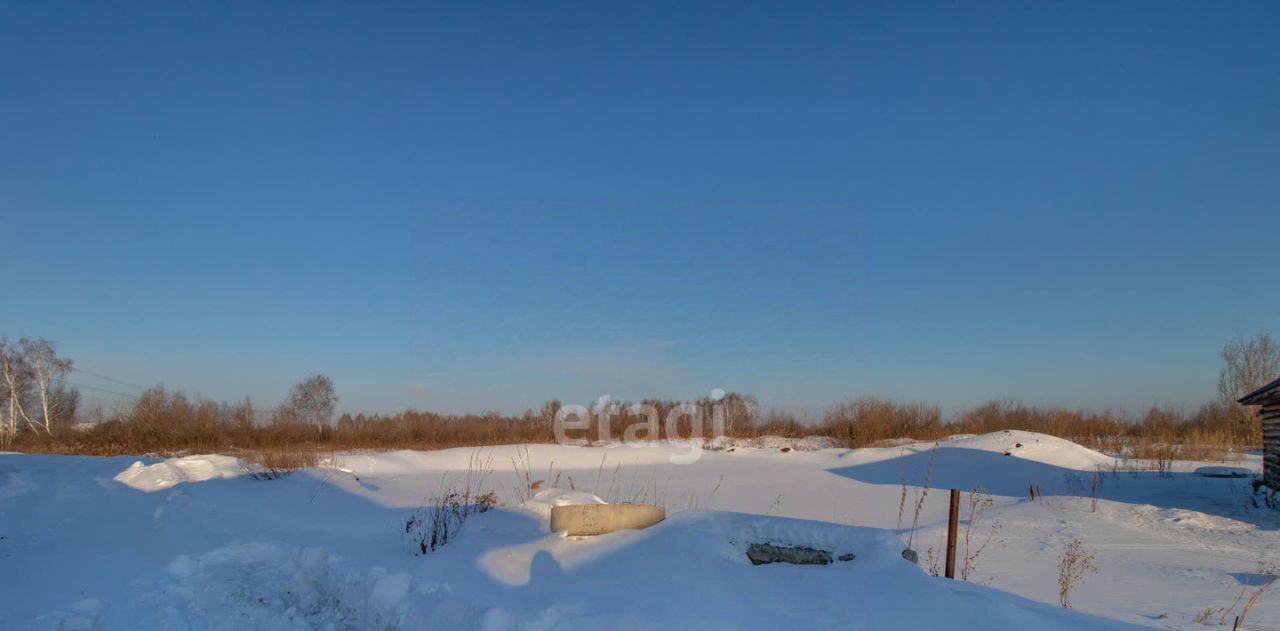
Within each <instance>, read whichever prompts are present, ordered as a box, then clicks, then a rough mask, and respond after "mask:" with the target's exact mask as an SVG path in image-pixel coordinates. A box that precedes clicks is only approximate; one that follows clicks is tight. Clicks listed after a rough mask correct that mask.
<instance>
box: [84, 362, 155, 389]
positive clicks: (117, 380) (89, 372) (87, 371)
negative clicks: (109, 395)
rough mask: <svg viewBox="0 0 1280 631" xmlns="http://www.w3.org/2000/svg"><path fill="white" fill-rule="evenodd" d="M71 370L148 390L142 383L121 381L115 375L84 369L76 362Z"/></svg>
mask: <svg viewBox="0 0 1280 631" xmlns="http://www.w3.org/2000/svg"><path fill="white" fill-rule="evenodd" d="M71 370H74V371H75V372H78V373H82V374H85V375H89V376H90V377H97V378H98V379H101V380H103V381H110V382H111V383H118V384H120V385H122V386H129V387H130V388H137V389H139V390H146V389H147V388H146V386H140V385H138V384H136V383H129V382H128V381H121V380H120V379H116V378H115V377H108V376H106V375H103V374H100V373H96V372H93V371H91V370H85V369H83V368H81V367H79V366H76V365H74V364H73V365H72V366H71Z"/></svg>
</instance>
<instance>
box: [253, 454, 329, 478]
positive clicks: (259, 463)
mask: <svg viewBox="0 0 1280 631" xmlns="http://www.w3.org/2000/svg"><path fill="white" fill-rule="evenodd" d="M240 461H241V462H242V463H244V467H245V471H246V475H248V476H249V477H251V478H256V479H259V480H277V479H280V478H283V477H287V476H288V475H289V474H291V473H293V472H294V471H297V470H298V469H310V468H312V467H318V466H320V455H319V454H317V453H316V452H314V451H292V450H281V449H263V450H257V451H248V452H245V453H242V454H240Z"/></svg>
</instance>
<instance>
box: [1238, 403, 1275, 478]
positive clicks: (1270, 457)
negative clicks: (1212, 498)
mask: <svg viewBox="0 0 1280 631" xmlns="http://www.w3.org/2000/svg"><path fill="white" fill-rule="evenodd" d="M1240 403H1242V404H1244V405H1260V406H1262V407H1261V408H1259V409H1258V416H1259V417H1260V418H1261V419H1262V482H1263V483H1264V484H1266V485H1267V486H1269V487H1271V488H1273V489H1276V490H1277V491H1280V379H1276V380H1275V381H1272V382H1271V383H1269V384H1267V385H1265V386H1262V387H1261V388H1258V389H1257V390H1254V391H1253V392H1250V393H1249V394H1246V395H1244V397H1242V398H1241V399H1240Z"/></svg>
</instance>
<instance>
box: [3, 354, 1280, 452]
mask: <svg viewBox="0 0 1280 631" xmlns="http://www.w3.org/2000/svg"><path fill="white" fill-rule="evenodd" d="M40 342H42V343H44V341H43V340H41V341H40ZM45 344H47V343H45ZM2 348H4V344H0V349H2ZM8 348H9V349H11V350H12V349H14V348H16V347H15V346H14V345H9V346H8ZM42 348H43V349H44V352H46V353H47V354H48V355H50V356H52V357H56V355H55V354H53V351H52V345H48V346H47V347H43V346H42ZM1222 357H1223V361H1224V365H1223V369H1222V372H1221V374H1220V378H1219V384H1218V386H1219V398H1218V400H1215V401H1212V402H1208V403H1205V404H1204V405H1202V406H1200V407H1199V408H1198V409H1196V410H1194V411H1190V412H1188V411H1185V410H1181V409H1176V408H1171V407H1152V408H1149V409H1147V410H1145V411H1144V412H1142V413H1141V414H1139V415H1136V416H1130V415H1126V414H1124V413H1123V412H1119V411H1113V410H1107V409H1103V410H1087V409H1073V408H1067V407H1060V406H1034V405H1026V404H1023V403H1021V402H1018V401H1016V400H997V401H990V402H988V403H985V404H982V405H979V406H976V407H972V408H968V409H965V410H962V411H960V412H957V413H955V414H953V415H951V418H949V419H946V420H944V419H943V416H942V413H941V409H940V408H939V406H938V405H936V404H932V403H924V402H911V401H894V400H890V399H885V398H880V397H875V396H866V397H862V398H858V399H854V400H851V401H848V402H844V403H840V404H836V405H833V406H830V407H829V408H827V409H826V410H824V411H823V413H822V414H821V416H820V418H818V419H813V420H810V419H800V418H797V417H796V416H795V415H793V414H790V413H788V412H785V411H781V410H769V411H763V410H762V409H761V406H759V405H758V404H757V402H756V400H755V399H754V398H753V397H751V396H750V395H747V394H741V393H732V392H731V393H728V394H727V395H725V396H724V397H723V399H721V400H718V401H712V400H711V399H709V398H704V399H701V400H698V401H692V402H687V403H691V404H692V405H693V406H694V408H696V409H697V410H699V412H700V414H701V416H702V417H703V419H704V423H703V426H704V428H706V429H705V430H704V431H707V432H709V431H710V422H709V419H710V418H711V415H712V409H713V406H716V405H719V406H722V407H721V409H722V410H723V412H724V420H725V423H724V431H723V432H722V433H723V434H724V435H726V436H730V437H735V438H754V437H759V436H782V437H792V438H798V437H802V436H815V435H816V436H827V437H830V438H832V439H835V440H836V441H839V442H840V443H841V444H844V445H846V446H848V447H866V446H875V445H877V444H886V443H887V441H898V440H900V439H904V438H910V439H914V440H917V441H931V440H938V439H942V438H945V437H948V436H952V435H955V434H982V433H987V432H993V431H1000V430H1005V429H1018V430H1028V431H1034V432H1041V433H1045V434H1051V435H1054V436H1059V437H1062V438H1067V439H1070V440H1072V441H1075V442H1077V443H1080V444H1083V445H1086V446H1088V447H1092V448H1095V449H1099V450H1102V451H1106V452H1108V453H1114V454H1125V455H1129V456H1132V457H1138V458H1147V457H1165V458H1167V457H1185V458H1193V459H1207V458H1218V457H1220V456H1221V455H1222V454H1224V453H1238V452H1240V451H1242V450H1245V449H1251V448H1255V447H1257V446H1258V445H1260V444H1261V427H1260V423H1259V422H1258V421H1257V420H1256V418H1255V417H1254V415H1253V413H1252V410H1250V409H1248V408H1245V407H1244V406H1240V405H1238V404H1237V403H1236V402H1235V399H1236V398H1238V397H1239V396H1241V395H1243V394H1245V393H1247V392H1248V391H1249V390H1251V389H1253V388H1256V387H1258V386H1260V385H1262V384H1263V383H1266V381H1268V380H1270V379H1272V378H1274V377H1275V376H1276V374H1277V372H1280V350H1278V349H1277V348H1276V346H1275V345H1274V344H1272V342H1271V340H1270V338H1269V337H1268V336H1267V335H1265V334H1262V335H1260V336H1259V337H1257V338H1255V339H1252V340H1242V339H1241V340H1236V341H1234V342H1231V343H1229V344H1227V346H1226V347H1225V348H1224V351H1223V356H1222ZM10 360H11V364H12V362H13V361H17V360H14V359H13V357H11V358H10ZM15 365H20V363H19V364H12V365H11V366H10V371H11V372H12V371H13V370H16V368H14V366H15ZM59 366H63V367H65V368H66V370H67V371H69V370H70V369H71V362H70V360H65V362H64V363H61V364H59ZM3 367H4V358H3V357H0V368H3ZM0 372H3V370H0ZM46 381H47V382H48V383H46V384H45V386H44V387H45V388H48V389H49V390H50V391H57V392H62V391H63V384H61V383H59V382H58V375H57V374H54V375H53V376H52V377H51V378H48V379H46ZM36 385H39V384H38V383H37V384H36ZM39 391H41V389H40V388H32V389H31V391H29V392H27V391H24V392H25V393H26V396H30V398H31V399H32V400H33V401H35V400H38V399H39V397H36V396H32V392H39ZM0 394H4V395H5V396H6V397H7V399H0V401H6V400H7V402H8V404H7V407H6V406H0V412H4V413H5V414H4V415H0V418H4V416H5V415H7V416H8V417H9V419H6V420H10V419H13V418H14V414H15V412H20V411H22V410H21V409H18V410H15V406H17V408H21V405H19V402H20V399H19V398H17V397H15V395H14V392H12V389H10V391H9V392H7V393H0ZM19 394H21V393H19ZM336 400H337V397H336V395H335V394H334V386H333V383H332V381H331V380H329V378H328V377H325V376H324V375H312V376H310V377H308V378H307V379H306V380H304V381H302V382H300V383H299V384H298V385H297V386H295V387H294V389H293V391H292V393H291V395H290V397H289V399H288V400H287V401H286V402H285V403H284V404H281V405H279V406H276V407H272V408H259V407H255V405H254V404H253V403H252V402H251V401H250V400H249V399H248V398H246V399H245V400H243V401H242V402H241V403H238V404H228V403H225V402H215V401H211V400H208V399H204V398H199V397H195V398H193V397H188V396H187V395H186V394H184V393H182V392H178V391H169V390H166V389H165V388H164V387H161V386H157V387H153V388H151V389H149V390H146V391H145V392H143V393H142V394H141V395H140V396H138V397H137V398H136V399H135V400H134V401H132V402H131V403H129V404H124V405H120V406H118V407H117V409H115V410H113V411H111V412H107V411H104V410H103V409H102V408H101V407H98V408H96V409H94V410H92V411H90V412H88V413H85V412H83V411H81V412H77V410H76V409H75V408H74V407H73V408H72V409H71V410H70V413H66V410H64V414H63V415H62V416H60V417H56V418H55V417H53V416H52V415H53V412H50V413H49V414H50V416H49V417H47V418H41V416H40V414H32V415H29V416H31V417H32V418H30V419H28V420H29V421H30V422H29V423H25V424H22V423H17V422H14V421H12V420H10V422H9V423H7V424H6V426H7V427H8V428H9V430H10V433H8V434H6V435H5V437H4V438H5V442H6V443H7V448H8V449H13V450H17V451H28V452H44V453H68V454H94V455H119V454H147V453H157V454H171V453H176V452H237V451H257V450H300V451H338V450H353V449H441V448H448V447H465V446H482V445H497V444H512V443H547V442H553V441H554V439H555V434H554V430H553V421H554V419H555V416H556V412H557V411H558V410H559V409H560V405H561V404H560V402H559V401H557V400H550V401H547V402H546V403H545V404H543V406H542V407H541V408H539V409H537V410H533V409H530V410H526V411H525V412H523V413H521V414H516V415H508V414H500V413H497V412H483V413H479V414H440V413H435V412H430V411H425V410H405V411H402V412H398V413H394V414H354V415H352V414H343V415H341V416H340V417H338V418H337V420H336V421H331V418H332V417H331V415H332V410H333V403H334V402H335V401H336ZM638 403H642V404H648V405H650V406H652V408H654V409H657V410H658V411H659V413H660V417H661V418H662V419H665V418H667V415H668V412H669V411H670V410H671V409H672V408H674V407H676V406H679V405H682V404H684V403H686V402H680V401H674V400H645V401H640V402H638ZM630 405H631V403H630V402H626V401H619V402H617V406H616V410H615V412H614V413H613V415H612V416H611V417H610V423H609V430H608V432H607V433H606V434H604V435H602V434H601V429H600V422H599V421H600V419H599V417H598V416H596V415H592V416H591V421H590V427H589V428H588V429H586V430H578V431H571V432H568V435H569V436H570V437H571V438H575V439H586V440H588V441H596V440H600V439H602V438H604V439H606V440H620V439H622V438H623V431H624V429H625V428H626V427H627V426H628V425H630V424H632V423H637V422H643V421H644V420H645V419H644V418H643V417H640V416H638V415H636V414H632V413H630V412H629V411H628V408H629V407H630ZM29 407H30V406H29ZM50 409H51V410H52V409H53V408H50ZM90 418H92V420H93V422H85V421H86V420H89V419H90ZM691 422H692V419H690V418H689V417H687V416H685V417H681V418H680V419H679V421H678V423H677V436H676V437H683V438H687V437H689V436H690V435H691V431H692V429H691V427H690V425H691ZM606 436H607V438H606ZM662 437H663V438H668V437H669V436H667V434H666V432H665V430H664V431H663V432H662ZM706 437H710V436H706ZM653 438H656V437H653Z"/></svg>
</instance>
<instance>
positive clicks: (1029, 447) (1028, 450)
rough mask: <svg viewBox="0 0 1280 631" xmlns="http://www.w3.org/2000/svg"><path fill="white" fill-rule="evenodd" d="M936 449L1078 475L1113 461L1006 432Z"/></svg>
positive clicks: (1066, 444) (1045, 438) (1040, 437)
mask: <svg viewBox="0 0 1280 631" xmlns="http://www.w3.org/2000/svg"><path fill="white" fill-rule="evenodd" d="M938 447H939V448H944V447H951V448H959V449H977V450H981V451H993V452H998V453H1001V454H1008V455H1010V456H1016V457H1018V458H1022V459H1024V460H1033V461H1035V462H1040V463H1044V464H1047V465H1053V466H1055V467H1062V468H1064V469H1077V470H1080V471H1093V470H1095V469H1097V468H1098V467H1111V466H1112V465H1113V464H1115V462H1116V459H1115V458H1112V457H1111V456H1108V455H1106V454H1103V453H1099V452H1096V451H1094V450H1092V449H1089V448H1088V447H1083V446H1081V445H1078V444H1076V443H1073V442H1071V441H1069V440H1067V439H1065V438H1058V437H1057V436H1050V435H1048V434H1040V433H1036V432H1027V431H1022V430H1014V429H1006V430H1004V431H1000V432H991V433H989V434H979V435H977V436H973V435H970V436H966V437H963V438H955V439H949V440H947V441H945V442H942V443H939V444H938Z"/></svg>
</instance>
